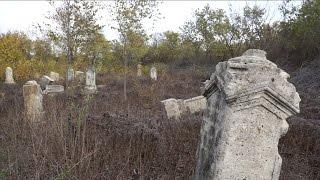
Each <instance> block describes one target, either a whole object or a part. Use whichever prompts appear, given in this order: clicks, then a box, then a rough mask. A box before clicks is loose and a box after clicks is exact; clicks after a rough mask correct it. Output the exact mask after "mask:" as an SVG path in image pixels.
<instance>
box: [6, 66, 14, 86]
mask: <svg viewBox="0 0 320 180" xmlns="http://www.w3.org/2000/svg"><path fill="white" fill-rule="evenodd" d="M4 83H6V84H14V83H15V82H14V79H13V72H12V68H11V67H7V68H6V79H5V82H4Z"/></svg>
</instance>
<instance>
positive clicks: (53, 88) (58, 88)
mask: <svg viewBox="0 0 320 180" xmlns="http://www.w3.org/2000/svg"><path fill="white" fill-rule="evenodd" d="M63 92H64V86H62V85H47V86H46V89H45V90H44V91H43V94H56V93H63Z"/></svg>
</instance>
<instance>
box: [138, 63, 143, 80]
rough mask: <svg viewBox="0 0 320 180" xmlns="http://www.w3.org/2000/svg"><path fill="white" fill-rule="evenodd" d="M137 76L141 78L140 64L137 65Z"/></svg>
mask: <svg viewBox="0 0 320 180" xmlns="http://www.w3.org/2000/svg"><path fill="white" fill-rule="evenodd" d="M137 76H138V77H141V76H142V65H141V64H140V63H139V64H138V65H137Z"/></svg>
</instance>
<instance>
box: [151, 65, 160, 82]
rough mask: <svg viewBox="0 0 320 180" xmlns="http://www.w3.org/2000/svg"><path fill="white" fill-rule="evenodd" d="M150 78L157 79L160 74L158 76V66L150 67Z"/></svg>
mask: <svg viewBox="0 0 320 180" xmlns="http://www.w3.org/2000/svg"><path fill="white" fill-rule="evenodd" d="M150 78H151V79H152V80H155V81H156V80H157V78H158V76H157V69H156V67H154V66H153V67H152V68H151V69H150Z"/></svg>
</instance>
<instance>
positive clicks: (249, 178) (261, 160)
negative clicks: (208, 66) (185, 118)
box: [194, 49, 300, 180]
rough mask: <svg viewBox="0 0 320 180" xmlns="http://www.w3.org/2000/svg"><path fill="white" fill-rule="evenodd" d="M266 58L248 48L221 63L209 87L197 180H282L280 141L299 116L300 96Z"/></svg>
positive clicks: (284, 75) (206, 89)
mask: <svg viewBox="0 0 320 180" xmlns="http://www.w3.org/2000/svg"><path fill="white" fill-rule="evenodd" d="M265 54H266V53H265V52H264V51H262V50H257V49H249V50H247V51H246V52H245V53H244V54H243V55H242V56H240V57H235V58H232V59H229V60H228V61H225V62H220V63H219V64H217V66H216V71H215V73H213V74H212V76H211V78H210V81H209V82H207V83H206V87H205V90H204V93H203V94H204V96H205V97H206V98H207V110H206V112H205V117H204V119H203V122H202V127H201V135H200V136H201V139H200V144H199V146H198V150H197V167H196V171H195V176H194V179H196V180H203V179H205V180H213V179H214V180H224V179H241V180H243V179H246V180H260V179H270V180H276V179H279V175H280V170H281V163H282V159H281V157H280V155H279V153H278V142H279V138H280V137H281V136H283V135H284V134H286V132H287V130H288V123H287V122H286V119H287V118H288V117H290V116H292V115H294V114H296V113H299V102H300V97H299V94H298V93H297V92H296V88H295V87H294V85H292V84H291V83H289V82H288V81H287V79H288V78H289V75H288V74H287V73H286V72H284V71H283V70H281V69H279V68H278V67H277V65H275V64H274V63H272V62H271V61H269V60H267V59H266V56H265Z"/></svg>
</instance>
